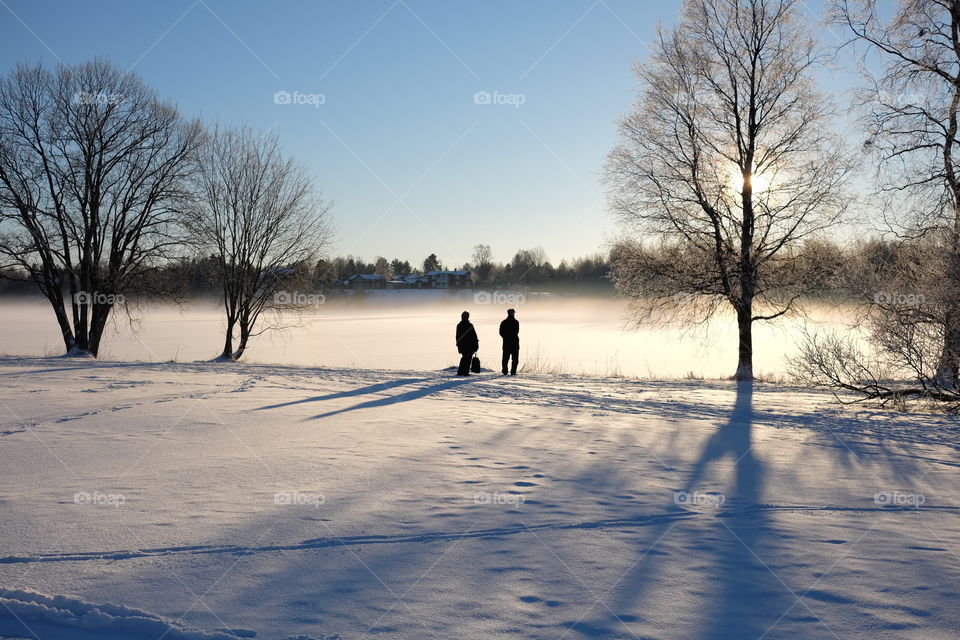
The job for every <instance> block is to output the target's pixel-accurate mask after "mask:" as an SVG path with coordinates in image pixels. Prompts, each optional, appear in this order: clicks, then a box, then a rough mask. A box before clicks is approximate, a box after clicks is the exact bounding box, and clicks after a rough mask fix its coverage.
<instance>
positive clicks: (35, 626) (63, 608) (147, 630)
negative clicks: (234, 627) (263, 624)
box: [0, 589, 252, 640]
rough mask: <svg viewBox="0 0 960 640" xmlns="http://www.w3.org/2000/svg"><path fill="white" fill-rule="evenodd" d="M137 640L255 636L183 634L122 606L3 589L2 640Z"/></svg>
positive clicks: (0, 600) (187, 631)
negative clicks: (15, 639) (23, 639)
mask: <svg viewBox="0 0 960 640" xmlns="http://www.w3.org/2000/svg"><path fill="white" fill-rule="evenodd" d="M67 632H69V634H70V636H69V637H70V638H71V639H72V640H87V639H88V638H89V639H91V640H93V639H95V638H96V639H101V640H109V639H111V638H113V639H120V638H123V639H124V640H135V639H139V638H144V639H146V638H150V639H156V638H159V637H163V638H167V639H169V640H237V638H238V637H252V636H251V633H252V632H244V633H243V635H242V636H240V635H234V634H233V633H229V634H228V633H207V632H203V631H194V630H190V629H184V628H182V627H180V626H179V625H177V624H176V623H174V622H170V621H169V620H165V619H163V618H161V617H159V616H155V615H153V614H151V613H147V612H146V611H141V610H139V609H131V608H129V607H124V606H122V605H119V604H110V603H105V604H93V603H90V602H84V601H82V600H77V599H76V598H71V597H68V596H60V595H57V596H50V595H46V594H43V593H37V592H36V591H23V590H20V589H4V590H0V636H14V637H21V636H23V637H40V638H62V637H64V633H67Z"/></svg>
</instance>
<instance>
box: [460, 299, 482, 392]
mask: <svg viewBox="0 0 960 640" xmlns="http://www.w3.org/2000/svg"><path fill="white" fill-rule="evenodd" d="M479 349H480V340H479V338H477V332H476V331H475V330H474V328H473V324H472V323H471V322H470V314H469V313H468V312H467V311H464V312H463V313H461V314H460V324H458V325H457V351H458V352H459V353H460V366H459V367H457V375H458V376H468V375H470V362H471V361H472V360H473V354H475V353H476V352H477V351H478V350H479Z"/></svg>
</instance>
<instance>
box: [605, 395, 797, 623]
mask: <svg viewBox="0 0 960 640" xmlns="http://www.w3.org/2000/svg"><path fill="white" fill-rule="evenodd" d="M753 422H754V411H753V385H752V383H749V382H741V383H739V384H738V385H737V394H736V399H735V401H734V406H733V409H732V410H731V412H730V413H729V414H728V418H727V420H726V422H724V423H722V424H721V425H720V426H718V427H717V429H716V431H715V432H714V433H713V434H712V435H711V436H710V438H709V439H708V440H707V442H706V444H705V445H704V446H703V449H702V451H701V452H700V455H699V456H698V457H697V459H696V461H695V462H694V464H693V466H692V467H691V469H690V472H689V474H688V476H687V478H686V481H685V483H684V485H683V487H682V488H683V489H685V490H686V492H687V495H688V496H697V495H699V496H701V497H706V496H707V495H708V494H704V493H701V489H702V487H701V482H702V481H703V480H704V478H705V476H706V475H707V472H708V470H709V469H710V468H711V467H712V466H714V465H715V464H716V463H718V462H720V461H721V460H723V459H729V460H730V462H732V463H733V473H734V474H735V477H734V478H733V480H732V486H731V488H730V489H729V490H728V491H727V492H726V494H725V501H724V503H723V510H720V511H718V512H717V513H716V516H718V517H714V518H712V519H711V522H710V524H709V530H708V531H707V532H706V534H705V535H704V534H701V533H694V532H691V531H685V532H684V533H683V534H682V535H684V536H687V537H690V536H701V537H700V538H699V539H696V540H695V541H694V542H693V543H692V544H690V545H688V546H687V547H686V548H685V549H684V550H683V551H684V553H683V555H684V556H685V557H683V558H681V557H677V556H676V554H675V553H673V552H672V551H666V550H665V549H660V547H665V548H670V545H669V544H668V542H667V540H668V538H670V536H669V534H670V529H671V528H672V527H673V526H674V525H675V524H677V523H678V522H679V521H678V520H676V519H673V520H670V519H664V520H662V521H660V522H658V523H656V525H655V526H654V528H653V529H652V531H651V534H652V535H651V536H650V537H649V538H648V539H649V540H650V541H651V543H652V544H653V546H652V547H650V548H645V549H644V550H643V552H642V553H641V555H640V557H639V558H638V560H637V562H636V564H635V565H634V566H633V568H632V569H631V570H630V571H629V572H628V574H627V575H626V576H624V578H623V580H622V581H621V582H620V584H619V585H618V588H617V595H616V597H615V599H614V604H613V610H615V611H620V610H630V609H631V608H633V607H634V606H635V604H636V603H637V602H643V601H645V600H648V599H651V598H653V599H656V594H651V593H646V592H647V591H649V590H650V589H651V588H652V585H653V584H655V583H656V577H657V575H658V572H659V569H660V568H661V564H662V563H667V562H685V561H689V558H699V559H702V560H708V559H711V558H712V559H713V560H714V562H713V566H712V568H711V569H710V575H709V578H708V575H704V578H708V580H709V582H708V584H710V585H711V586H712V587H713V589H714V590H715V593H714V594H713V595H706V594H698V595H697V596H696V597H698V598H705V600H703V601H701V602H698V604H697V605H696V606H697V608H698V609H699V610H702V611H704V612H705V619H704V620H703V621H702V624H703V627H702V628H701V629H699V630H698V632H697V633H695V634H694V635H695V637H698V638H709V639H713V640H720V639H721V638H722V639H724V640H728V639H729V640H733V639H741V638H759V637H760V636H762V635H763V633H764V631H765V630H766V628H767V627H768V626H769V625H770V624H772V623H773V622H774V621H775V620H776V619H777V617H778V616H779V615H780V613H782V612H783V611H784V610H786V609H787V608H788V607H789V606H790V604H791V602H792V601H793V598H792V596H789V592H788V591H787V590H786V588H785V587H784V586H783V585H782V584H781V583H780V582H779V581H778V580H777V579H776V578H775V577H774V576H773V575H771V574H770V572H769V571H768V570H767V569H766V565H764V563H763V561H761V560H759V557H758V555H757V554H756V553H755V552H754V549H755V548H757V547H758V546H760V545H761V544H762V542H761V540H760V538H761V536H764V535H765V531H766V530H767V529H768V528H769V525H768V522H767V521H768V519H769V516H768V513H767V512H766V510H764V509H756V508H751V507H754V506H756V505H759V504H761V497H762V494H763V477H764V472H763V467H762V465H761V463H760V461H759V460H757V458H756V457H755V456H754V455H753V452H752V449H751V447H752V428H753ZM721 473H722V472H721ZM714 477H716V476H714ZM720 479H721V480H722V479H723V476H720ZM678 495H679V494H678ZM709 496H710V497H709V499H710V500H717V499H718V498H717V497H716V494H709ZM688 500H690V498H688ZM693 500H695V498H694V499H693ZM675 501H676V500H675ZM681 504H686V503H684V502H683V501H682V500H681ZM691 506H693V505H691ZM703 508H705V509H710V508H711V507H710V506H706V507H703ZM671 509H673V510H676V511H675V512H680V513H689V511H688V510H687V508H686V506H680V505H676V504H672V505H669V506H668V513H669V511H670V510H671ZM698 510H699V509H698ZM705 515H706V514H705ZM724 515H726V516H727V517H719V516H724ZM707 517H709V515H708V516H707ZM698 521H699V519H698ZM694 526H696V525H694ZM661 538H662V539H663V540H664V542H663V543H662V544H660V545H658V544H657V543H659V542H660V541H661ZM763 542H767V541H766V540H764V541H763ZM673 547H675V544H674V545H673ZM766 551H767V553H769V549H767V550H766ZM759 553H763V551H760V552H759ZM781 594H782V596H789V598H787V597H782V596H781ZM780 604H782V605H783V606H782V607H779V605H780ZM778 607H779V608H778ZM767 610H769V611H770V615H772V616H773V618H772V619H771V620H770V621H769V622H768V623H766V624H765V621H764V620H763V619H762V618H763V617H764V616H758V615H757V613H756V612H757V611H767ZM761 627H762V628H761Z"/></svg>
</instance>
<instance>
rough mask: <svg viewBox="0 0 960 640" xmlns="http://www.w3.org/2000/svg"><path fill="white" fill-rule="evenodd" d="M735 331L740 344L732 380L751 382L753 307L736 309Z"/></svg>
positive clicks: (747, 306) (746, 306)
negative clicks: (738, 336)
mask: <svg viewBox="0 0 960 640" xmlns="http://www.w3.org/2000/svg"><path fill="white" fill-rule="evenodd" d="M737 331H738V333H739V334H740V342H739V346H738V349H737V372H736V373H735V374H734V375H733V378H734V380H753V305H745V306H744V305H741V306H740V307H738V308H737Z"/></svg>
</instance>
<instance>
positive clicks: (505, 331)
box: [500, 309, 520, 376]
mask: <svg viewBox="0 0 960 640" xmlns="http://www.w3.org/2000/svg"><path fill="white" fill-rule="evenodd" d="M515 313H516V311H515V310H514V309H507V317H506V318H504V319H503V322H501V323H500V337H501V338H503V367H502V369H503V375H507V362H508V361H509V360H510V358H513V365H512V366H511V367H510V375H512V376H515V375H517V360H518V359H519V358H520V323H519V322H517V319H516V318H515V317H514V314H515Z"/></svg>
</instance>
